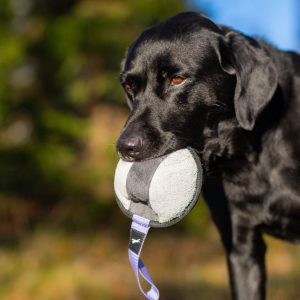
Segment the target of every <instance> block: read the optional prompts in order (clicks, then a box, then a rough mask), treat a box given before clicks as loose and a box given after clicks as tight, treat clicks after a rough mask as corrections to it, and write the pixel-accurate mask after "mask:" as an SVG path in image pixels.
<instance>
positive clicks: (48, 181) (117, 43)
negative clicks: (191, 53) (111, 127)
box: [0, 0, 185, 213]
mask: <svg viewBox="0 0 300 300" xmlns="http://www.w3.org/2000/svg"><path fill="white" fill-rule="evenodd" d="M184 8H185V3H184V1H183V0H161V1H152V0H143V1H139V0H81V1H79V0H77V1H76V0H60V1H53V0H42V1H40V0H2V1H1V6H0V44H1V47H0V124H1V130H0V191H1V195H2V196H1V198H2V204H3V203H6V204H7V205H8V204H9V201H8V200H7V199H8V198H7V197H8V196H10V198H9V199H10V201H13V200H11V199H14V197H16V198H17V199H18V200H17V201H19V202H20V201H21V202H22V203H24V201H23V200H25V199H27V202H30V203H32V202H33V203H34V204H35V205H36V206H37V207H39V211H40V210H41V209H42V210H43V211H44V212H45V213H47V211H48V208H49V206H52V205H53V203H56V202H57V201H61V200H62V199H64V200H65V199H67V198H68V197H71V198H72V201H76V199H77V200H80V199H90V202H91V203H92V202H93V201H92V199H93V191H92V190H91V189H90V188H86V186H85V185H84V184H82V183H79V181H80V180H81V179H83V178H84V177H85V176H86V175H87V177H88V175H89V174H88V171H87V170H85V171H84V172H87V173H86V174H85V173H84V174H80V175H78V172H81V171H82V170H80V171H78V169H76V164H78V163H79V162H80V161H81V159H82V157H83V156H84V153H85V148H86V147H85V146H86V132H87V131H86V130H87V127H88V122H87V120H88V119H89V116H90V114H91V112H92V110H93V108H94V107H95V106H96V105H98V104H99V103H104V102H105V103H108V104H110V105H124V103H125V101H124V100H123V99H124V97H123V94H122V91H121V89H120V87H119V85H118V73H119V64H120V62H121V59H122V57H123V55H124V52H125V49H126V47H128V46H129V44H130V43H131V42H132V41H133V40H134V39H135V38H136V36H137V35H138V34H139V33H140V32H141V31H142V30H143V29H144V28H145V27H147V26H149V25H152V24H153V23H155V22H157V21H159V20H161V19H163V18H166V17H168V16H171V15H174V14H176V13H178V12H180V11H182V10H184ZM99 167H100V168H101V166H94V168H99ZM74 199H75V200H74ZM4 201H7V202H4ZM25 203H26V202H25ZM1 207H2V210H3V207H5V205H2V206H1ZM1 207H0V210H1ZM92 207H93V206H92ZM100 209H101V208H100ZM92 210H93V209H92Z"/></svg>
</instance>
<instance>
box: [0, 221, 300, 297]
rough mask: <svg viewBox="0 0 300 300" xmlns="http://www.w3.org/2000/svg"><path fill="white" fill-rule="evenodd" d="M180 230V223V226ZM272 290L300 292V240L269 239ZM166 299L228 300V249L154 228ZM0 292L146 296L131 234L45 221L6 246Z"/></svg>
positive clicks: (153, 254) (148, 251) (149, 258)
mask: <svg viewBox="0 0 300 300" xmlns="http://www.w3.org/2000/svg"><path fill="white" fill-rule="evenodd" d="M175 229H176V228H175ZM268 244H269V245H270V251H269V252H270V253H269V256H268V269H269V272H270V274H271V275H270V282H269V297H268V299H272V300H296V299H299V295H300V287H299V285H298V283H297V282H298V281H299V279H300V268H299V265H300V255H299V254H298V252H299V251H298V250H299V247H293V246H291V245H288V244H284V243H283V242H279V241H275V240H273V239H272V240H271V239H269V238H268ZM143 259H144V262H145V263H146V264H147V266H148V267H149V269H150V271H151V273H152V274H153V277H154V279H155V282H156V283H157V284H158V286H159V287H160V289H161V292H162V299H175V300H176V299H178V300H179V299H191V300H192V299H216V300H218V299H222V300H223V299H229V291H228V283H227V271H226V266H225V261H224V257H223V250H222V247H221V245H220V243H219V240H218V235H217V233H216V231H215V229H214V227H213V226H210V227H209V228H208V230H207V232H206V233H205V234H202V235H196V234H192V235H191V234H189V235H186V234H183V233H180V234H179V233H178V231H176V230H173V229H172V230H171V229H160V230H152V232H151V235H150V237H149V239H148V240H147V242H146V244H145V249H144V252H143ZM0 266H1V268H0V299H8V300H15V299H20V300H26V299H32V300H35V299H39V300H48V299H70V300H71V299H91V300H93V299H108V300H109V299H112V300H114V299H116V300H119V299H128V300H129V299H131V300H132V299H142V298H141V296H140V294H139V291H138V288H137V285H136V282H135V279H134V276H133V274H132V271H131V269H130V266H129V263H128V259H127V236H125V235H123V236H122V234H121V233H120V232H115V231H111V230H103V229H102V230H101V231H97V230H95V232H94V233H93V234H85V235H83V234H79V233H77V234H67V233H66V232H63V231H60V230H57V229H56V230H54V229H49V228H48V229H47V228H41V229H39V230H36V231H35V232H33V233H31V234H29V235H27V237H24V238H23V239H22V240H21V241H20V243H19V244H17V245H10V246H2V247H1V249H0Z"/></svg>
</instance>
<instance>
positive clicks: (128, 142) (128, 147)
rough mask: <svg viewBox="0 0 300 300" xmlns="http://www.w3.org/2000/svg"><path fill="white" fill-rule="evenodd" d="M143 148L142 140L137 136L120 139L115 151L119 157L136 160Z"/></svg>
mask: <svg viewBox="0 0 300 300" xmlns="http://www.w3.org/2000/svg"><path fill="white" fill-rule="evenodd" d="M142 147H143V140H142V138H141V137H139V136H134V137H127V138H123V137H120V139H119V140H118V143H117V150H118V151H119V152H120V153H121V155H122V156H123V157H124V158H126V159H129V160H134V159H136V158H137V157H138V156H139V154H140V152H141V150H142Z"/></svg>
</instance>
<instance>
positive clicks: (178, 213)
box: [114, 148, 202, 227]
mask: <svg viewBox="0 0 300 300" xmlns="http://www.w3.org/2000/svg"><path fill="white" fill-rule="evenodd" d="M201 184H202V168H201V164H200V161H199V158H198V156H197V155H196V153H195V152H194V150H192V149H191V148H185V149H180V150H178V151H175V152H173V153H170V154H168V155H165V156H162V157H158V158H155V159H151V160H146V161H142V162H125V161H123V160H120V161H119V163H118V166H117V169H116V173H115V183H114V185H115V193H116V197H117V202H118V204H119V206H120V208H121V209H122V211H123V212H124V213H125V214H126V215H128V216H129V217H132V215H133V214H136V215H139V216H142V217H144V218H146V219H148V220H150V226H152V227H163V226H170V225H172V224H174V223H176V222H178V221H179V220H181V219H182V218H183V217H184V216H185V215H186V214H187V213H188V212H189V211H190V210H191V209H192V207H193V206H194V204H195V203H196V201H197V199H198V197H199V193H200V189H201Z"/></svg>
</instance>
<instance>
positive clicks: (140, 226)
mask: <svg viewBox="0 0 300 300" xmlns="http://www.w3.org/2000/svg"><path fill="white" fill-rule="evenodd" d="M149 222H150V221H149V220H148V219H145V218H143V217H140V216H138V215H133V217H132V224H131V229H130V239H129V249H128V256H129V261H130V264H131V267H132V269H133V272H134V275H135V277H136V280H137V282H138V285H139V288H140V290H141V292H142V293H143V294H144V296H145V297H146V298H147V299H149V300H158V299H159V290H158V289H157V287H156V286H155V285H154V283H153V280H152V278H151V276H150V274H149V272H148V270H147V268H146V267H145V265H144V264H143V262H142V260H141V259H140V254H141V251H142V248H143V244H144V241H145V239H146V237H147V234H148V231H149V229H150V226H149ZM139 274H141V276H142V277H143V278H144V279H145V280H146V281H147V282H148V283H149V284H150V285H151V288H150V290H149V291H147V292H145V291H144V289H143V288H142V285H141V283H140V276H139Z"/></svg>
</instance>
